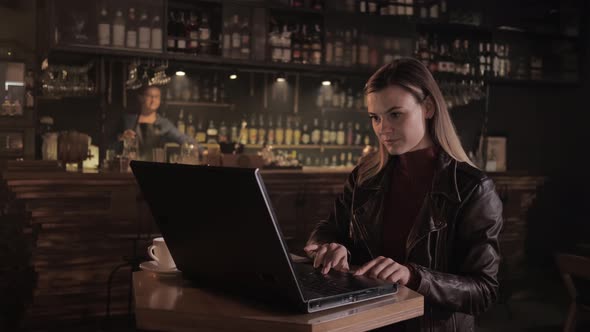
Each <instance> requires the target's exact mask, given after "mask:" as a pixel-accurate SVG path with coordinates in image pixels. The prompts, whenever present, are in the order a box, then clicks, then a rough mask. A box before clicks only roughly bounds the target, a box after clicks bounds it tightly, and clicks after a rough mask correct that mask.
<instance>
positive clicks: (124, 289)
mask: <svg viewBox="0 0 590 332" xmlns="http://www.w3.org/2000/svg"><path fill="white" fill-rule="evenodd" d="M350 171H351V168H303V169H302V170H262V176H263V179H264V181H265V184H266V187H267V189H268V191H269V194H270V196H271V201H272V203H273V206H274V208H275V210H276V213H277V217H278V220H279V222H280V224H281V228H282V231H283V235H284V236H285V237H286V239H287V241H288V245H289V247H290V249H291V250H293V251H296V250H297V249H298V248H300V247H301V245H302V243H304V241H305V239H306V238H307V236H308V235H309V233H310V231H311V230H312V229H313V227H314V225H315V223H316V222H317V221H318V220H320V219H322V218H326V217H327V216H328V214H329V211H330V209H331V208H332V206H333V202H334V198H335V196H336V195H337V194H338V193H339V192H341V190H342V187H343V183H344V181H345V180H346V177H347V176H348V174H349V172H350ZM490 176H491V177H492V178H493V179H494V181H495V184H496V188H497V191H498V193H499V195H500V198H501V199H502V201H503V202H504V220H505V223H504V229H503V232H502V234H501V248H502V251H503V252H508V253H510V255H509V256H507V257H504V260H503V265H504V266H505V267H504V268H502V271H503V272H502V278H506V279H517V278H522V277H523V276H524V275H523V274H524V267H523V264H522V262H523V261H524V243H525V234H526V212H527V209H528V207H529V206H530V205H531V203H532V202H533V200H534V198H535V194H536V191H537V187H538V186H539V185H541V184H542V183H543V182H544V181H545V178H544V177H542V176H529V175H526V174H523V173H491V174H490ZM1 179H2V182H1V183H2V184H1V186H0V197H1V202H2V208H3V211H5V214H4V215H3V218H2V224H1V225H0V226H1V227H2V232H3V233H2V234H6V235H5V239H10V240H9V241H12V242H14V243H10V244H8V245H7V246H6V247H5V248H19V249H18V250H17V252H16V253H11V254H8V255H9V256H10V257H11V258H12V259H13V260H14V262H12V263H13V264H11V265H10V264H9V265H7V266H13V268H12V272H11V273H9V274H6V275H7V276H8V278H9V279H8V280H2V282H7V284H8V285H10V284H11V283H12V284H14V285H18V287H21V288H22V289H21V290H20V291H19V292H17V293H16V294H20V295H19V296H21V297H22V296H23V295H22V294H30V296H29V297H27V296H24V297H25V298H22V299H19V300H20V301H21V302H22V303H24V307H26V308H27V312H26V314H25V317H26V318H25V321H26V322H27V323H29V324H30V325H32V326H34V325H35V324H42V322H44V321H48V320H49V321H55V320H58V319H72V318H73V319H83V318H96V317H100V316H103V315H104V314H105V310H106V307H107V302H109V309H110V312H111V314H118V313H126V312H127V311H128V310H129V305H130V302H129V299H130V298H129V295H130V293H129V292H130V289H131V285H130V280H131V279H130V278H131V273H130V272H132V269H130V267H131V266H132V265H134V264H136V263H137V261H138V260H147V258H146V257H145V248H147V246H148V245H149V242H150V239H151V238H152V237H153V236H156V235H157V234H158V230H157V228H156V227H155V225H154V223H153V220H152V219H151V216H150V214H149V210H148V208H147V206H146V204H145V202H144V201H143V200H142V199H141V195H140V194H139V191H138V187H137V185H136V183H135V180H134V177H133V175H132V174H131V173H116V172H90V173H80V172H66V171H64V170H63V169H61V168H58V167H56V166H55V167H54V166H52V165H51V164H50V163H45V162H21V163H20V164H19V163H14V162H13V163H10V164H8V165H5V166H4V168H3V171H2V175H1ZM184 189H187V190H188V191H189V192H190V191H191V190H206V189H205V188H183V190H184ZM179 190H180V188H179ZM228 190H229V188H228ZM198 215H199V204H198V202H195V218H198ZM0 255H1V256H5V255H6V254H5V253H2V252H0ZM127 263H130V264H127ZM120 265H124V267H122V268H121V269H118V270H115V268H116V267H118V266H120ZM109 277H111V278H112V279H111V280H110V282H109ZM5 284H6V283H5ZM108 286H110V289H111V291H112V296H111V298H110V301H107V300H108V296H107V289H108ZM15 292H16V290H15Z"/></svg>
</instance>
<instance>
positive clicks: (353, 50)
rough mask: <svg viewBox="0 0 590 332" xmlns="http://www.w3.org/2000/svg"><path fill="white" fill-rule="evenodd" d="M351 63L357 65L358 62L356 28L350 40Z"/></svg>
mask: <svg viewBox="0 0 590 332" xmlns="http://www.w3.org/2000/svg"><path fill="white" fill-rule="evenodd" d="M348 46H349V47H350V56H351V58H350V59H351V60H350V64H351V65H352V66H356V65H357V64H358V35H357V31H356V29H352V38H351V40H350V45H348Z"/></svg>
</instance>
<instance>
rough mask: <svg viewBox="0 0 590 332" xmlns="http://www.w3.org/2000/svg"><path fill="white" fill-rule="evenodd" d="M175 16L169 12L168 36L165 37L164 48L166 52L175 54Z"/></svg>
mask: <svg viewBox="0 0 590 332" xmlns="http://www.w3.org/2000/svg"><path fill="white" fill-rule="evenodd" d="M176 28H177V25H176V14H175V13H174V12H173V11H170V18H169V19H168V36H167V37H166V48H167V49H168V52H176V51H177V50H178V48H177V47H176V33H177V32H176Z"/></svg>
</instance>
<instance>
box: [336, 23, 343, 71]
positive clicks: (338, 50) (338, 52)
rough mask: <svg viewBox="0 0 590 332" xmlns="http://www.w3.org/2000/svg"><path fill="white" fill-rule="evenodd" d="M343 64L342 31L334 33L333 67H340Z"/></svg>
mask: <svg viewBox="0 0 590 332" xmlns="http://www.w3.org/2000/svg"><path fill="white" fill-rule="evenodd" d="M343 63H344V40H343V39H342V31H338V32H336V37H335V38H334V65H336V66H342V65H343Z"/></svg>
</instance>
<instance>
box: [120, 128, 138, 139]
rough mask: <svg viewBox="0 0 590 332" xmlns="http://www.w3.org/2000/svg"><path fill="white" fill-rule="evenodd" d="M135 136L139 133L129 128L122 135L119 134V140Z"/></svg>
mask: <svg viewBox="0 0 590 332" xmlns="http://www.w3.org/2000/svg"><path fill="white" fill-rule="evenodd" d="M135 136H137V134H136V133H135V132H134V131H133V130H131V129H127V130H125V131H124V132H123V134H121V136H119V140H120V141H122V140H124V139H128V138H135Z"/></svg>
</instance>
